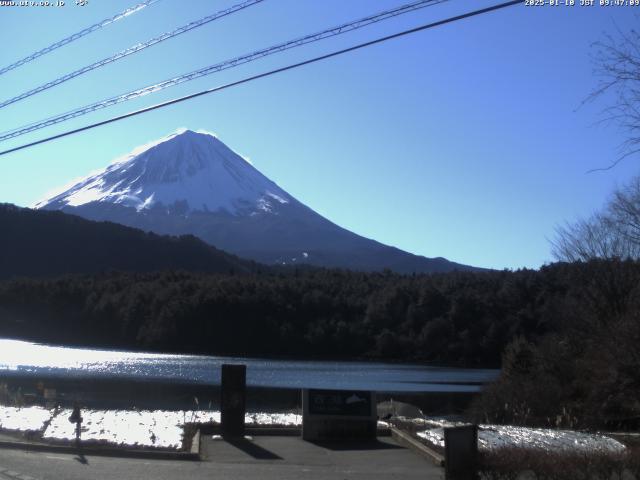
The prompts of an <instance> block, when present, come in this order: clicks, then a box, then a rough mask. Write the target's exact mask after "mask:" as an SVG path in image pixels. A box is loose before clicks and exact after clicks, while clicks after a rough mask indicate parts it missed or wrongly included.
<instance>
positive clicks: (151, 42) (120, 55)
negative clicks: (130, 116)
mask: <svg viewBox="0 0 640 480" xmlns="http://www.w3.org/2000/svg"><path fill="white" fill-rule="evenodd" d="M263 1H264V0H245V1H244V2H242V3H239V4H237V5H234V6H232V7H229V8H225V9H224V10H220V11H219V12H216V13H214V14H212V15H208V16H206V17H203V18H201V19H199V20H196V21H194V22H191V23H188V24H187V25H183V26H181V27H178V28H176V29H175V30H172V31H170V32H165V33H163V34H162V35H159V36H157V37H154V38H152V39H151V40H147V41H146V42H142V43H138V44H137V45H134V46H133V47H129V48H127V49H126V50H122V51H120V52H118V53H116V54H114V55H111V56H110V57H107V58H103V59H102V60H99V61H97V62H94V63H92V64H91V65H87V66H85V67H82V68H80V69H78V70H75V71H73V72H71V73H67V74H66V75H63V76H62V77H58V78H56V79H55V80H51V81H50V82H47V83H45V84H43V85H40V86H39V87H36V88H33V89H31V90H29V91H27V92H24V93H21V94H20V95H17V96H15V97H13V98H10V99H8V100H4V101H2V102H0V108H4V107H6V106H7V105H11V104H12V103H16V102H19V101H20V100H24V99H25V98H28V97H31V96H32V95H35V94H37V93H40V92H43V91H45V90H48V89H49V88H52V87H55V86H56V85H60V84H61V83H64V82H66V81H68V80H71V79H72V78H75V77H78V76H80V75H83V74H85V73H87V72H90V71H91V70H95V69H96V68H100V67H104V66H105V65H108V64H110V63H113V62H116V61H118V60H120V59H122V58H125V57H128V56H129V55H133V54H134V53H138V52H139V51H141V50H144V49H145V48H149V47H151V46H153V45H156V44H158V43H160V42H164V41H165V40H168V39H170V38H173V37H175V36H177V35H181V34H183V33H186V32H188V31H190V30H193V29H194V28H198V27H201V26H203V25H206V24H207V23H210V22H213V21H214V20H217V19H219V18H222V17H226V16H227V15H231V14H232V13H235V12H237V11H240V10H243V9H245V8H248V7H251V6H253V5H255V4H257V3H260V2H263Z"/></svg>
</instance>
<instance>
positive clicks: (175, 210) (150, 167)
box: [36, 130, 475, 273]
mask: <svg viewBox="0 0 640 480" xmlns="http://www.w3.org/2000/svg"><path fill="white" fill-rule="evenodd" d="M36 207H37V208H39V209H47V210H62V211H64V212H67V213H73V214H77V215H80V216H82V217H84V218H88V219H91V220H98V221H104V220H107V221H113V222H116V223H121V224H123V225H127V226H131V227H134V228H140V229H142V230H146V231H153V232H156V233H158V234H168V235H183V234H193V235H195V236H197V237H199V238H201V239H202V240H204V241H205V242H207V243H209V244H210V245H213V246H215V247H216V248H219V249H222V250H225V251H228V252H231V253H233V254H235V255H238V256H241V257H244V258H249V259H252V260H255V261H258V262H262V263H265V264H298V263H307V264H311V265H315V266H321V267H330V268H349V269H353V270H362V271H375V270H383V269H385V268H388V269H391V270H394V271H397V272H399V273H430V272H446V271H451V270H475V268H474V267H469V266H466V265H461V264H457V263H454V262H450V261H449V260H446V259H444V258H442V257H436V258H427V257H422V256H419V255H413V254H411V253H408V252H405V251H403V250H400V249H398V248H395V247H391V246H388V245H384V244H382V243H380V242H377V241H375V240H372V239H368V238H365V237H362V236H360V235H358V234H356V233H353V232H351V231H349V230H347V229H344V228H342V227H340V226H338V225H336V224H335V223H333V222H331V221H330V220H328V219H326V218H325V217H322V216H321V215H319V214H318V213H316V212H315V211H313V210H312V209H311V208H309V207H308V206H306V205H304V204H303V203H301V202H299V201H298V200H297V199H295V198H294V197H293V196H291V195H290V194H288V193H287V192H286V191H285V190H283V189H282V188H281V187H279V186H278V185H277V184H276V183H275V182H273V181H272V180H270V179H268V178H267V177H266V176H264V175H263V174H262V173H260V172H259V170H257V169H256V168H255V167H254V166H253V165H252V164H250V163H249V162H248V161H246V160H245V159H243V158H242V157H241V156H240V155H238V154H237V153H235V152H234V151H233V150H231V149H230V148H229V147H227V146H226V145H225V144H224V143H222V142H221V141H220V140H219V139H218V138H217V137H215V136H214V135H212V134H209V133H202V132H194V131H192V130H184V131H181V132H178V133H175V134H172V135H169V136H167V137H163V138H162V139H160V140H158V141H156V142H151V143H150V144H148V146H147V147H143V148H140V149H137V150H134V152H132V153H131V154H130V155H129V156H127V157H124V159H118V160H116V161H115V162H112V163H111V164H110V165H109V166H107V167H106V168H105V169H103V170H101V171H99V172H98V173H96V174H93V175H90V176H88V177H85V178H84V179H83V180H81V181H79V182H77V183H76V184H75V185H73V186H72V187H71V188H69V189H67V190H65V191H64V192H62V193H60V194H58V195H54V196H52V197H50V198H48V199H45V200H43V201H41V202H39V203H38V204H37V205H36Z"/></svg>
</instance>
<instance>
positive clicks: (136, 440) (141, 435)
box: [0, 406, 302, 449]
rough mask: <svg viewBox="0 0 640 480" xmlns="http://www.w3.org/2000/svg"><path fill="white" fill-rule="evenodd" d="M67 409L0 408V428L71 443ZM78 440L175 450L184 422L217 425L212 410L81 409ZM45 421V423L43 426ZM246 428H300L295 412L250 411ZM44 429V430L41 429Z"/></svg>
mask: <svg viewBox="0 0 640 480" xmlns="http://www.w3.org/2000/svg"><path fill="white" fill-rule="evenodd" d="M71 413H72V410H71V409H58V410H47V409H45V408H42V407H24V408H16V407H5V406H0V429H5V430H16V431H42V438H44V439H46V440H68V441H70V440H74V439H75V438H76V432H75V428H76V426H75V423H72V422H70V421H69V417H70V416H71ZM81 415H82V420H83V421H82V430H81V439H82V441H93V442H106V443H110V444H114V445H121V446H132V447H155V448H170V449H178V448H181V446H182V440H183V432H184V425H185V424H187V423H218V424H219V423H220V412H219V411H216V410H194V411H192V410H186V411H185V410H177V411H173V410H92V409H83V410H82V412H81ZM47 422H48V424H47ZM245 423H246V424H247V425H277V426H300V425H302V416H301V415H298V414H296V413H265V412H253V413H247V415H246V416H245ZM45 427H46V428H45Z"/></svg>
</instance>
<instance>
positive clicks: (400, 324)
mask: <svg viewBox="0 0 640 480" xmlns="http://www.w3.org/2000/svg"><path fill="white" fill-rule="evenodd" d="M603 271H604V272H607V275H608V276H604V274H603ZM608 278H610V281H611V284H609V283H607V281H606V279H608ZM638 280H640V266H638V264H636V263H632V262H591V263H588V264H571V265H569V264H556V265H552V266H548V267H544V268H542V269H541V270H540V271H533V270H521V271H516V272H509V271H501V272H496V271H494V272H453V273H447V274H434V275H415V276H402V275H397V274H393V273H390V272H385V273H354V272H347V271H339V270H314V271H292V272H290V273H279V274H274V273H263V274H245V275H205V274H195V273H176V272H164V273H148V274H141V273H138V274H136V273H108V274H101V275H97V276H86V275H78V276H66V277H62V278H58V279H53V280H44V279H40V280H38V279H21V280H12V281H7V282H4V283H1V284H0V335H2V336H8V337H17V338H28V339H32V340H37V341H48V342H63V343H74V344H84V345H95V346H109V347H118V348H137V349H146V350H155V351H175V352H195V353H207V354H224V355H261V356H289V357H304V358H354V359H355V358H377V359H388V360H403V361H419V362H428V363H432V364H447V365H466V366H491V367H497V366H499V365H500V362H501V356H502V353H503V351H504V350H505V347H506V346H507V345H508V344H510V342H512V341H513V340H514V339H516V338H523V339H525V340H526V341H527V342H534V343H539V341H540V339H541V338H542V337H544V338H554V337H553V335H559V334H562V335H564V333H563V332H568V331H571V332H573V331H576V333H579V334H580V335H579V337H580V338H582V337H583V336H584V335H587V337H588V338H590V339H591V340H592V341H594V342H595V341H596V339H595V338H593V337H592V336H591V330H586V329H585V328H584V327H583V325H584V324H585V322H586V321H587V319H593V318H596V319H598V320H597V321H598V322H601V323H602V324H603V325H611V323H610V322H611V321H613V319H614V318H618V317H619V316H620V315H621V313H620V312H621V311H622V310H623V306H624V305H626V304H627V302H628V297H629V292H627V290H628V289H631V288H632V287H633V288H635V286H636V285H637V284H638ZM623 284H624V285H625V288H626V289H627V290H624V289H622V285H623ZM593 321H596V320H593ZM592 323H593V322H591V323H588V324H589V325H592Z"/></svg>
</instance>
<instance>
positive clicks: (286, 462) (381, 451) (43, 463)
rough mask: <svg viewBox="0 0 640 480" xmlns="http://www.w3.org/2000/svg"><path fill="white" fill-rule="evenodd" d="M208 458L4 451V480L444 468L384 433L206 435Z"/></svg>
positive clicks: (439, 473)
mask: <svg viewBox="0 0 640 480" xmlns="http://www.w3.org/2000/svg"><path fill="white" fill-rule="evenodd" d="M202 452H203V461H201V462H189V461H174V460H143V459H129V458H111V457H93V456H87V457H86V458H84V457H82V458H81V457H79V456H77V455H64V454H57V453H44V452H24V451H20V450H0V479H1V480H54V479H55V480H86V479H105V480H110V479H113V480H134V479H154V480H164V479H167V480H168V479H181V480H182V479H200V478H203V479H204V478H206V479H229V480H235V479H249V480H251V479H256V480H258V479H259V480H281V479H309V480H324V479H332V480H333V479H358V480H365V479H366V480H378V479H380V480H382V479H385V480H386V479H393V478H398V479H407V480H413V479H416V480H417V479H420V480H435V479H441V478H443V476H444V475H443V470H442V469H441V468H439V467H436V466H434V465H433V464H431V463H430V462H428V461H427V460H425V459H423V458H422V457H420V456H418V455H417V454H415V453H414V452H413V451H410V450H407V449H405V448H402V447H399V446H398V445H397V444H396V443H395V442H394V441H393V440H391V439H387V438H383V439H380V441H378V442H376V443H375V444H369V445H360V446H354V447H346V446H339V445H338V446H327V445H316V444H312V443H308V442H303V441H302V440H301V439H300V438H298V437H256V438H254V439H253V440H252V441H241V442H234V444H231V443H228V442H225V441H222V440H212V439H211V438H207V439H204V441H203V444H202Z"/></svg>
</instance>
